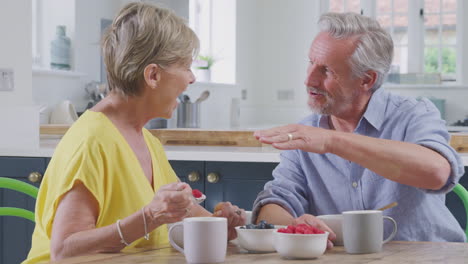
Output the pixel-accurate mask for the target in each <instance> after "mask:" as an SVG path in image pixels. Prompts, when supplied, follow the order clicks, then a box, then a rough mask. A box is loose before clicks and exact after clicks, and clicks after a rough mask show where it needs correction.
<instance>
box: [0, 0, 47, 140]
mask: <svg viewBox="0 0 468 264" xmlns="http://www.w3.org/2000/svg"><path fill="white" fill-rule="evenodd" d="M25 14H31V1H28V0H20V1H17V0H8V1H2V7H1V8H0V35H1V36H2V40H1V42H0V68H11V69H13V70H14V90H13V91H0V148H37V147H38V146H39V114H38V111H37V107H36V106H35V105H34V104H33V100H32V96H31V95H32V93H31V62H32V59H31V32H32V31H31V28H32V27H31V17H30V16H28V15H25Z"/></svg>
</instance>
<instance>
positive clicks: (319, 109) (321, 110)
mask: <svg viewBox="0 0 468 264" xmlns="http://www.w3.org/2000/svg"><path fill="white" fill-rule="evenodd" d="M307 92H308V93H310V92H313V93H316V94H320V95H322V96H323V97H325V103H323V104H320V103H319V102H317V101H316V100H315V99H313V98H311V96H310V94H309V101H308V105H309V108H310V110H311V111H312V112H313V113H315V114H319V115H331V114H332V112H333V111H332V110H333V108H334V107H333V106H334V105H335V98H333V97H332V96H331V95H330V94H329V93H328V92H326V91H321V90H319V89H317V88H314V87H307ZM311 100H312V101H311Z"/></svg>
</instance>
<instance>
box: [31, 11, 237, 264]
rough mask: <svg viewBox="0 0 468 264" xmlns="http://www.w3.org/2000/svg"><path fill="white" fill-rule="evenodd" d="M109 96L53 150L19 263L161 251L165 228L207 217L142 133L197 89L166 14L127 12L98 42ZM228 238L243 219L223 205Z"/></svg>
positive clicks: (176, 25)
mask: <svg viewBox="0 0 468 264" xmlns="http://www.w3.org/2000/svg"><path fill="white" fill-rule="evenodd" d="M102 49H103V56H104V60H105V63H106V66H107V76H108V83H109V89H110V93H109V95H108V96H107V97H106V98H104V99H103V100H102V101H101V102H100V103H98V104H97V105H96V106H94V107H93V108H92V109H90V110H88V111H86V112H85V113H84V114H83V115H82V116H81V117H80V119H79V120H78V121H76V123H75V124H74V125H73V126H72V127H71V128H70V130H69V131H68V132H67V134H66V135H65V136H64V137H63V139H62V141H61V142H60V143H59V145H58V146H57V149H56V150H55V153H54V156H53V158H52V160H51V162H50V164H49V167H48V169H47V172H46V174H45V177H44V180H43V182H42V186H41V188H40V191H39V196H38V198H37V205H36V228H35V230H34V234H33V241H32V248H31V251H30V253H29V256H28V259H27V260H26V261H25V262H26V263H33V262H34V263H35V262H38V261H47V260H59V259H62V258H65V257H70V256H76V255H83V254H91V253H98V252H118V251H120V250H122V249H124V248H131V247H158V246H164V245H167V243H168V236H167V226H166V224H168V223H174V222H177V221H181V220H182V219H183V218H185V217H189V216H211V215H212V214H211V213H210V212H208V211H206V210H205V209H203V208H202V207H201V206H199V205H198V204H196V203H194V202H192V201H193V197H192V191H191V188H190V186H189V185H187V184H185V183H181V182H180V181H179V179H178V178H177V176H176V175H175V173H174V171H173V170H172V168H171V166H170V165H169V162H168V160H167V158H166V156H165V153H164V150H163V147H162V146H161V143H160V142H159V141H158V140H157V139H156V138H155V137H153V136H152V135H151V133H150V132H149V131H147V130H146V129H144V128H143V126H144V124H145V123H147V122H148V121H149V120H150V119H152V118H155V117H163V118H170V117H171V115H172V112H173V111H174V109H175V108H176V107H177V101H176V99H177V97H178V95H179V94H181V93H182V92H183V91H185V90H186V89H187V86H188V85H189V84H191V83H193V82H194V81H195V78H194V75H193V73H192V72H191V70H190V65H191V63H192V58H193V57H194V55H195V54H196V52H197V50H198V39H197V37H196V35H195V34H194V33H193V31H192V30H191V29H190V28H189V27H187V25H186V24H185V23H184V21H183V20H182V19H180V18H179V17H177V16H176V15H175V14H174V13H173V12H172V11H169V10H167V9H163V8H159V7H157V6H154V5H151V4H146V3H131V4H128V5H126V6H125V7H124V8H123V9H122V10H121V11H120V12H119V14H118V15H117V17H116V18H115V19H114V21H113V23H112V26H111V27H110V29H109V31H108V32H107V34H106V35H105V37H104V40H103V47H102ZM220 208H221V210H220V211H217V212H216V215H217V216H223V217H227V218H228V223H229V227H228V228H229V234H230V235H229V237H230V239H232V238H235V231H234V230H233V228H234V227H235V226H238V225H242V224H244V222H245V212H244V211H243V210H240V209H239V208H238V207H237V206H233V205H231V204H230V203H222V205H221V206H220Z"/></svg>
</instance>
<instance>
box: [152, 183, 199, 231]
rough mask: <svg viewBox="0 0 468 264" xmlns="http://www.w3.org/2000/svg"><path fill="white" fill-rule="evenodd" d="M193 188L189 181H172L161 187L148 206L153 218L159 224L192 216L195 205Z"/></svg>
mask: <svg viewBox="0 0 468 264" xmlns="http://www.w3.org/2000/svg"><path fill="white" fill-rule="evenodd" d="M192 201H193V198H192V188H190V185H188V184H187V183H182V182H178V183H171V184H167V185H164V186H162V187H161V188H159V190H158V192H157V193H156V195H155V196H154V198H153V200H152V201H151V202H150V203H149V204H148V205H147V206H146V210H148V211H149V212H150V214H149V215H150V216H151V220H152V221H153V222H156V223H158V225H162V224H169V223H175V222H179V221H181V220H182V219H184V218H185V217H187V216H190V210H191V207H192V205H193V202H192Z"/></svg>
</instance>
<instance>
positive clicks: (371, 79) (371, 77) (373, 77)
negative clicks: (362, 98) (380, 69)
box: [361, 71, 378, 92]
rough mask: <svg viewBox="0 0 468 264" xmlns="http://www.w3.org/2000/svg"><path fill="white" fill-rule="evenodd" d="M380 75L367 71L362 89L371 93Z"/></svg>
mask: <svg viewBox="0 0 468 264" xmlns="http://www.w3.org/2000/svg"><path fill="white" fill-rule="evenodd" d="M377 77H378V74H377V72H375V71H367V72H366V75H365V76H364V78H362V82H361V87H362V88H363V89H364V90H365V91H366V92H368V91H370V90H371V89H372V87H374V84H375V82H377Z"/></svg>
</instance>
